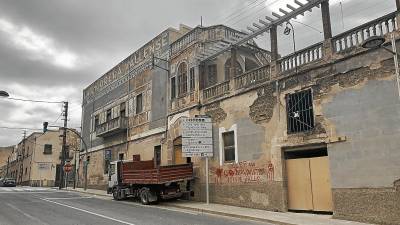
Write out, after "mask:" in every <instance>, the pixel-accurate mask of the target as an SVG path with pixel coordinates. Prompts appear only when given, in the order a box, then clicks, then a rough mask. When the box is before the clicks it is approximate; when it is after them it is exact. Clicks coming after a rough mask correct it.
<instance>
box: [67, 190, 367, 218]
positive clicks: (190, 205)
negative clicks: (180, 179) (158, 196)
mask: <svg viewBox="0 0 400 225" xmlns="http://www.w3.org/2000/svg"><path fill="white" fill-rule="evenodd" d="M68 191H77V192H81V193H86V194H94V195H100V196H108V197H111V195H109V194H107V192H106V191H103V190H94V189H87V190H86V191H85V190H83V189H82V188H77V189H75V190H74V189H72V188H68ZM160 206H166V207H174V208H180V209H186V210H191V211H196V212H200V213H209V214H215V215H222V216H229V217H235V218H241V219H250V220H257V221H263V222H269V223H273V224H279V225H368V224H366V223H359V222H353V221H346V220H337V219H332V218H331V217H332V216H331V215H315V214H305V213H290V212H286V213H281V212H270V211H266V210H259V209H250V208H243V207H236V206H229V205H221V204H214V203H211V204H209V205H207V204H205V203H203V202H194V201H184V200H178V201H171V202H163V203H162V204H160Z"/></svg>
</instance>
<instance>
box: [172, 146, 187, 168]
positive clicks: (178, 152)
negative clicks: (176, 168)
mask: <svg viewBox="0 0 400 225" xmlns="http://www.w3.org/2000/svg"><path fill="white" fill-rule="evenodd" d="M174 156H175V158H174V159H175V164H185V163H186V158H184V157H182V145H175V146H174Z"/></svg>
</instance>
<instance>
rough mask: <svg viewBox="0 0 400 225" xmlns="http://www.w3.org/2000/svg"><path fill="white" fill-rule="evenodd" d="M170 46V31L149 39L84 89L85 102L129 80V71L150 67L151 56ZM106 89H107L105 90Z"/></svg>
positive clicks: (138, 71)
mask: <svg viewBox="0 0 400 225" xmlns="http://www.w3.org/2000/svg"><path fill="white" fill-rule="evenodd" d="M168 46H169V31H165V32H163V33H161V34H160V35H158V36H157V37H155V38H154V39H153V40H151V41H149V42H148V43H147V44H145V45H144V46H143V47H141V48H140V49H139V50H137V51H136V52H134V53H133V54H131V55H130V56H129V57H128V58H126V59H125V60H124V61H122V62H121V63H119V64H118V65H116V66H115V67H114V68H112V69H111V70H110V71H108V72H107V73H106V74H104V75H103V76H102V77H101V78H99V79H98V80H96V81H95V82H94V83H93V84H91V85H90V86H89V87H87V88H86V89H85V90H84V100H83V102H84V103H86V102H87V101H88V98H93V97H94V96H95V95H98V94H101V95H104V94H105V93H107V92H110V91H111V90H112V89H115V88H116V87H118V86H120V85H121V84H122V83H125V82H127V80H128V79H127V78H129V76H128V73H129V72H132V73H133V74H138V73H140V72H142V71H143V69H148V68H149V66H148V65H149V63H145V62H149V61H151V60H150V57H152V56H153V55H156V56H159V55H161V54H162V53H163V52H165V51H167V50H168ZM144 63H145V64H144ZM141 65H143V66H141ZM104 89H106V91H104ZM100 92H101V93H100ZM104 92H105V93H104Z"/></svg>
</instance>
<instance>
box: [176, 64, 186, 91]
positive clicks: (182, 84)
mask: <svg viewBox="0 0 400 225" xmlns="http://www.w3.org/2000/svg"><path fill="white" fill-rule="evenodd" d="M186 92H187V66H186V63H181V64H180V65H179V67H178V95H182V94H185V93H186Z"/></svg>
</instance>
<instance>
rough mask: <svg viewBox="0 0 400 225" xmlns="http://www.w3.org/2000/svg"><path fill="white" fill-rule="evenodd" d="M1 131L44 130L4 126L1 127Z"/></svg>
mask: <svg viewBox="0 0 400 225" xmlns="http://www.w3.org/2000/svg"><path fill="white" fill-rule="evenodd" d="M0 129H9V130H42V129H36V128H27V127H2V126H0Z"/></svg>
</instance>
